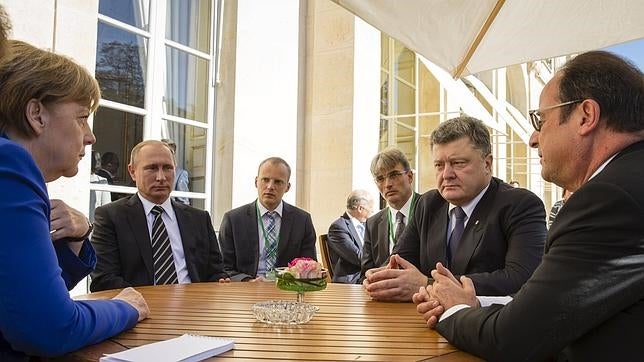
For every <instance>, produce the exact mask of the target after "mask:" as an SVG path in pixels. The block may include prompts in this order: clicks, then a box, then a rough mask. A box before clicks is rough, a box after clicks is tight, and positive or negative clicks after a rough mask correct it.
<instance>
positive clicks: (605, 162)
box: [586, 152, 619, 182]
mask: <svg viewBox="0 0 644 362" xmlns="http://www.w3.org/2000/svg"><path fill="white" fill-rule="evenodd" d="M618 153H619V152H617V153H615V154H614V155H612V156H610V157H609V158H608V159H607V160H606V161H604V163H602V164H601V165H599V167H598V168H597V169H596V170H595V172H593V174H592V175H590V177H589V178H588V181H590V180H591V179H592V178H593V177H595V176H597V175H599V173H600V172H602V171H604V168H605V167H606V165H608V163H609V162H610V161H612V160H613V158H615V156H617V154H618ZM588 181H586V182H588Z"/></svg>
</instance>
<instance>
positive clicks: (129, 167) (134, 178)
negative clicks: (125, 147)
mask: <svg viewBox="0 0 644 362" xmlns="http://www.w3.org/2000/svg"><path fill="white" fill-rule="evenodd" d="M127 171H128V172H129V173H130V177H131V178H132V181H134V182H136V177H135V176H136V174H135V172H134V171H135V168H134V165H132V164H131V163H130V164H128V165H127Z"/></svg>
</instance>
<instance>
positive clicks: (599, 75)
mask: <svg viewBox="0 0 644 362" xmlns="http://www.w3.org/2000/svg"><path fill="white" fill-rule="evenodd" d="M560 74H561V78H560V80H559V100H560V101H561V102H568V101H574V100H578V99H589V98H590V99H593V100H595V101H596V102H597V103H599V107H600V110H601V113H600V117H601V119H602V120H604V121H605V122H606V127H607V128H608V129H611V130H613V131H617V132H635V131H640V130H642V129H644V107H643V105H644V75H643V74H642V71H641V70H639V69H638V68H637V67H636V66H635V65H633V64H632V63H630V62H628V61H627V60H625V59H623V58H621V57H619V56H617V55H615V54H613V53H609V52H606V51H591V52H587V53H583V54H580V55H578V56H576V57H575V58H573V59H572V60H570V61H569V62H568V63H566V64H565V65H564V66H563V67H562V68H561V70H560ZM573 109H574V105H570V106H565V107H562V109H561V113H560V114H561V119H560V120H559V122H560V123H563V122H565V121H566V120H567V119H568V117H569V116H570V113H571V112H572V110H573Z"/></svg>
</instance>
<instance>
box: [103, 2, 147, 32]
mask: <svg viewBox="0 0 644 362" xmlns="http://www.w3.org/2000/svg"><path fill="white" fill-rule="evenodd" d="M149 9H150V5H149V3H148V2H147V1H143V0H100V1H99V3H98V13H99V14H102V15H106V16H109V17H110V18H112V19H116V20H118V21H121V22H123V23H126V24H128V25H132V26H135V27H137V28H139V29H143V30H148V19H149ZM99 39H100V38H99Z"/></svg>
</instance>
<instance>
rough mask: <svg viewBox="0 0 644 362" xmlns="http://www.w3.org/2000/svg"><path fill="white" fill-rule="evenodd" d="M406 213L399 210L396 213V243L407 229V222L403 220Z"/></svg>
mask: <svg viewBox="0 0 644 362" xmlns="http://www.w3.org/2000/svg"><path fill="white" fill-rule="evenodd" d="M404 218H405V215H403V213H402V212H400V211H398V212H397V213H396V232H395V233H394V243H397V242H398V239H400V235H402V233H403V231H405V223H404V222H403V220H404Z"/></svg>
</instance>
